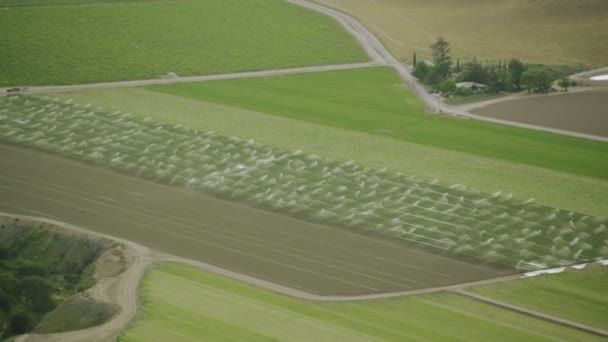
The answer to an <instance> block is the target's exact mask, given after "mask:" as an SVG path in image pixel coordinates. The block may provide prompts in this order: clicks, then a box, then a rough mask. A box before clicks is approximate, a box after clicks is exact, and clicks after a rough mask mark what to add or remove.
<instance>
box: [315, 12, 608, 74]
mask: <svg viewBox="0 0 608 342" xmlns="http://www.w3.org/2000/svg"><path fill="white" fill-rule="evenodd" d="M314 1H315V2H318V3H320V4H323V5H326V6H329V7H334V8H338V9H339V10H340V11H343V12H346V13H349V14H351V15H353V16H355V17H356V18H357V19H359V20H361V21H362V23H363V24H364V25H366V26H367V27H368V28H369V29H370V30H371V31H373V32H374V33H375V34H376V35H377V36H378V37H379V38H380V40H381V41H382V42H383V43H384V44H385V45H386V46H387V47H388V48H389V49H390V51H391V52H392V53H393V54H395V55H396V56H397V57H398V58H400V59H403V60H407V61H408V62H409V63H411V60H412V55H413V53H414V51H416V53H417V54H418V60H420V58H421V57H425V58H429V59H430V58H431V54H430V49H429V48H428V47H429V45H430V44H431V43H432V42H433V41H435V39H436V38H437V37H439V36H443V37H445V38H446V39H447V40H448V41H449V42H450V43H452V55H454V56H457V57H460V58H461V62H462V58H463V57H468V58H472V57H477V60H480V61H486V60H494V61H496V60H498V59H503V60H504V59H505V58H512V57H520V58H522V59H524V60H525V61H528V62H530V63H544V64H568V65H573V66H578V64H581V63H582V64H584V65H585V66H591V67H593V66H595V67H600V66H604V65H606V57H605V56H606V55H608V44H601V43H600V44H598V42H605V41H606V40H608V22H607V21H606V16H607V15H608V2H606V1H603V0H578V1H554V0H535V1H530V0H461V1H453V0H434V1H425V0H376V1H368V0H314ZM482 28H483V29H482ZM530 32H533V33H534V34H530Z"/></svg>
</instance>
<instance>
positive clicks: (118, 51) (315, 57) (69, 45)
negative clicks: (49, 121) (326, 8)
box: [0, 0, 368, 86]
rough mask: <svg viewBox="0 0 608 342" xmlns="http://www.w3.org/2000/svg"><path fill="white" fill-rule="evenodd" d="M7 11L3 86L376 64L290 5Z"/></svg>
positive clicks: (245, 1)
mask: <svg viewBox="0 0 608 342" xmlns="http://www.w3.org/2000/svg"><path fill="white" fill-rule="evenodd" d="M86 3H87V5H86V6H44V7H35V6H34V7H17V8H10V7H9V8H8V10H2V11H0V30H1V31H2V36H3V38H2V39H1V40H0V60H2V64H3V67H2V71H0V86H9V85H44V84H77V83H91V82H103V81H119V80H133V79H150V78H159V77H164V76H165V75H166V74H167V73H169V72H174V73H176V74H178V75H179V76H189V75H204V74H220V73H229V72H237V71H253V70H268V69H281V68H290V67H299V66H310V65H326V64H340V63H350V62H360V61H366V60H367V59H368V57H367V56H366V54H365V52H364V51H363V50H362V49H361V47H360V46H359V45H358V44H357V42H355V40H353V39H352V37H350V36H349V35H348V33H347V32H346V31H345V30H343V29H342V28H341V27H340V26H339V25H338V24H337V23H335V22H334V21H333V20H332V19H330V18H328V17H326V16H323V15H321V14H319V13H316V12H313V11H310V10H307V9H304V8H302V7H299V6H296V5H293V4H290V3H288V2H286V1H282V0H264V1H250V0H205V1H197V0H181V1H164V2H160V1H147V2H129V3H109V2H107V1H102V2H101V3H98V4H94V3H93V2H86Z"/></svg>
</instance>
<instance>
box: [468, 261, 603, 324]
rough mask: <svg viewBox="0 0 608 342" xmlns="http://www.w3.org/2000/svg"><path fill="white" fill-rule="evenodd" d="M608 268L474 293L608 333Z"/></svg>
mask: <svg viewBox="0 0 608 342" xmlns="http://www.w3.org/2000/svg"><path fill="white" fill-rule="evenodd" d="M607 289H608V267H605V266H599V265H593V266H590V267H589V269H584V270H580V271H575V270H572V269H570V270H567V271H565V272H563V273H559V274H551V275H542V276H536V277H532V278H527V279H522V280H518V281H513V282H508V283H499V284H492V285H487V286H481V287H476V288H473V289H471V291H473V292H475V293H478V294H480V295H483V296H487V297H491V298H494V299H498V300H500V301H503V302H507V303H510V304H514V305H517V306H521V307H524V308H528V309H531V310H536V311H539V312H542V313H546V314H549V315H554V316H557V317H562V318H566V319H570V320H573V321H576V322H580V323H583V324H588V325H591V326H594V327H597V328H601V329H604V330H608V320H607V319H606V318H607V317H608V290H607Z"/></svg>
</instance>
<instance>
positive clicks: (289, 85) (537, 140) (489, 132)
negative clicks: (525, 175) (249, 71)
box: [148, 68, 608, 179]
mask: <svg viewBox="0 0 608 342" xmlns="http://www.w3.org/2000/svg"><path fill="white" fill-rule="evenodd" d="M148 89H153V90H157V91H160V92H165V93H169V94H172V95H178V96H184V97H188V98H193V99H200V100H203V101H209V102H213V103H219V104H224V105H231V106H236V107H240V108H244V109H248V110H254V111H258V112H262V113H269V114H274V115H280V116H284V117H288V118H293V119H297V120H303V121H307V122H312V123H318V124H323V125H328V126H333V127H338V128H343V129H349V130H354V131H360V132H367V133H373V134H379V135H384V136H389V137H392V138H397V139H400V140H404V141H407V142H412V143H416V144H421V145H427V146H433V147H438V148H442V149H448V150H454V151H458V152H465V153H470V154H475V155H479V156H483V157H488V158H494V159H499V160H505V161H510V162H515V163H520V164H525V165H531V166H535V167H543V168H548V169H552V170H556V171H561V172H568V173H574V174H578V175H583V176H591V177H597V178H601V179H608V158H605V156H606V155H608V144H606V143H601V142H593V141H587V140H583V139H576V138H571V137H566V136H561V135H557V134H550V133H544V132H538V131H533V130H527V129H522V128H515V127H508V126H503V125H496V124H490V123H485V122H481V121H476V120H463V119H453V118H449V117H445V116H437V115H429V114H426V113H424V112H423V105H422V104H421V103H420V101H418V99H417V98H416V97H415V95H414V94H413V93H411V92H409V91H407V90H406V89H404V88H403V86H402V85H401V81H400V80H399V78H398V77H397V75H396V74H395V72H394V71H393V70H392V69H388V68H369V69H357V70H345V71H334V72H323V73H312V74H298V75H287V76H280V77H269V78H257V79H241V80H228V81H218V82H199V83H187V84H173V85H166V86H152V87H149V88H148Z"/></svg>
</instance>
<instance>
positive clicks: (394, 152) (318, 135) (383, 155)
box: [60, 72, 608, 216]
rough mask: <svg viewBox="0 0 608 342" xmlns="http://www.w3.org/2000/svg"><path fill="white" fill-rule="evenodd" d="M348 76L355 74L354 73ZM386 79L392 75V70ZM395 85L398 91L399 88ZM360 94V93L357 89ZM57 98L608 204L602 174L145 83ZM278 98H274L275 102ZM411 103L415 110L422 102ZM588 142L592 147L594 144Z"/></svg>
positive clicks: (598, 210)
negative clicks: (474, 151) (295, 115)
mask: <svg viewBox="0 0 608 342" xmlns="http://www.w3.org/2000/svg"><path fill="white" fill-rule="evenodd" d="M349 74H350V73H349ZM350 75H351V76H356V74H350ZM380 75H384V76H387V75H386V74H385V73H384V72H381V74H380ZM388 79H391V80H392V79H393V78H392V76H391V75H388ZM349 80H352V78H350V79H349ZM359 81H360V82H355V84H359V83H362V82H364V81H365V79H360V80H359ZM352 83H353V82H351V84H352ZM321 84H322V83H321ZM210 85H211V84H210ZM380 85H381V86H382V85H383V84H382V83H381V84H380ZM319 86H320V85H319ZM362 87H363V85H362ZM168 89H169V88H168ZM395 89H398V88H397V87H395ZM390 93H391V92H389V94H390ZM393 94H394V93H393ZM356 95H360V93H357V94H356ZM60 96H61V98H63V99H65V100H68V99H74V100H75V101H77V102H80V103H92V104H93V106H94V107H96V106H102V107H104V108H105V109H106V110H108V111H124V112H130V113H133V115H134V116H135V117H139V118H146V117H150V118H151V119H153V120H155V121H156V122H161V123H169V124H179V125H184V126H187V127H192V128H195V129H199V130H202V131H215V132H217V133H218V134H221V135H225V136H238V137H241V138H244V139H249V138H253V139H255V140H256V141H258V142H260V143H262V144H264V145H269V146H274V147H277V148H282V149H286V150H299V149H301V150H304V151H306V152H308V153H315V154H318V155H320V156H323V157H326V158H329V159H332V160H341V161H348V160H355V161H357V162H358V163H360V164H361V165H363V166H367V167H372V168H378V169H381V168H384V167H386V168H388V169H389V170H390V171H392V172H402V173H405V174H408V175H418V176H419V177H421V178H423V179H427V180H432V179H440V180H441V181H442V182H444V183H447V184H464V185H467V186H469V187H472V188H476V189H480V190H482V191H484V192H487V193H494V192H496V191H501V190H502V191H503V192H504V193H505V194H508V193H513V196H514V198H519V199H522V200H527V199H529V198H536V200H537V202H539V203H543V204H546V205H549V206H552V207H559V208H564V209H568V210H574V211H577V212H582V213H587V214H591V215H595V216H603V215H606V208H607V207H608V198H607V197H606V196H605V194H606V193H607V192H608V181H606V180H605V179H600V178H595V177H586V176H582V175H580V174H577V173H571V172H559V171H555V170H551V169H548V168H544V167H535V166H531V165H525V164H522V163H518V162H512V161H508V160H499V159H496V158H495V156H491V157H483V156H480V155H475V154H471V153H463V152H457V151H454V150H453V149H452V148H451V147H447V148H437V147H433V146H429V145H428V144H419V143H413V142H409V141H405V140H398V139H394V138H390V137H387V136H385V135H382V134H369V133H365V132H357V131H352V130H344V129H340V128H334V127H331V126H326V125H319V124H312V123H309V122H306V121H303V120H293V119H289V118H286V117H284V116H279V115H268V114H264V113H260V112H254V111H249V110H245V109H241V108H237V107H233V106H225V105H219V104H214V103H210V102H204V101H198V100H194V99H189V98H185V97H179V96H172V95H169V94H165V93H159V92H156V91H150V90H147V89H143V88H131V89H107V90H92V91H80V92H74V93H66V94H61V95H60ZM408 96H410V95H408V94H407V93H406V92H398V96H397V101H399V99H400V98H401V97H405V98H406V99H407V97H408ZM353 97H354V96H353ZM273 101H274V100H272V99H271V101H270V103H273ZM368 105H370V104H368ZM371 106H373V104H371ZM413 106H414V107H415V108H418V105H413ZM351 108H352V107H351ZM355 110H356V108H355ZM314 112H317V111H316V110H315V111H314ZM359 112H360V111H359ZM376 113H377V111H376ZM383 116H384V117H386V116H387V115H383ZM414 116H419V117H421V118H424V119H426V121H424V122H426V124H428V123H436V122H438V121H444V122H446V124H451V123H458V124H460V125H461V124H468V123H469V122H464V123H459V122H457V121H456V120H450V119H446V118H438V117H434V116H425V115H423V114H419V112H415V114H414ZM486 126H488V127H497V128H495V129H498V130H501V131H502V132H503V134H504V132H505V131H504V130H503V129H505V130H506V131H507V132H511V130H512V129H510V128H505V127H501V126H492V125H486ZM476 127H478V126H476ZM515 131H523V132H526V134H528V135H529V136H531V137H535V136H540V137H543V138H542V139H545V138H546V137H549V138H551V139H552V140H553V142H556V141H559V142H560V143H559V144H557V143H556V144H554V145H557V147H554V148H555V149H556V150H551V151H549V152H547V153H548V154H551V155H559V153H561V151H562V147H563V146H564V145H570V144H569V141H571V140H574V141H576V144H579V143H582V145H583V146H584V145H586V144H587V142H584V141H580V140H575V139H570V138H564V137H560V136H553V135H549V134H545V133H537V132H530V131H524V130H515ZM475 134H479V135H480V136H481V137H485V138H486V139H485V140H483V141H482V142H481V143H480V146H478V148H479V149H485V152H486V153H487V152H491V150H490V149H489V148H487V149H486V148H485V146H487V145H488V144H489V143H494V144H495V143H502V142H507V143H508V144H512V143H511V142H510V141H511V135H510V134H509V135H505V136H502V135H498V134H495V135H492V136H491V139H488V135H487V134H486V133H485V132H483V131H482V132H476V133H475ZM459 138H460V135H457V136H456V137H455V138H454V139H459ZM427 140H428V141H427V142H429V143H431V144H432V143H434V142H433V141H430V140H431V139H427ZM486 140H487V141H486ZM520 141H521V140H520ZM530 144H533V145H536V143H534V140H531V142H530ZM576 144H575V145H574V146H566V148H575V149H576ZM591 145H595V144H594V143H591ZM474 147H475V146H472V147H469V148H474ZM527 150H528V148H527V146H524V147H522V151H517V152H514V154H515V155H516V156H517V155H523V156H525V155H526V154H527ZM482 152H484V151H482ZM590 152H591V151H582V150H580V149H577V152H576V153H575V155H579V156H580V155H584V154H586V153H590ZM604 155H605V154H600V155H596V160H593V159H591V160H587V161H585V162H584V164H583V165H585V167H587V166H589V167H590V168H596V167H595V165H597V164H603V163H604V162H603V161H604V160H605V159H606V158H603V156H604ZM579 161H580V160H579ZM564 163H565V164H566V165H567V164H569V166H570V167H571V168H574V169H576V168H579V169H580V168H583V166H581V164H579V165H578V166H577V165H576V164H575V163H573V162H568V161H565V162H564ZM583 171H584V170H583ZM555 184H559V186H555Z"/></svg>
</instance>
